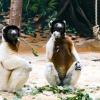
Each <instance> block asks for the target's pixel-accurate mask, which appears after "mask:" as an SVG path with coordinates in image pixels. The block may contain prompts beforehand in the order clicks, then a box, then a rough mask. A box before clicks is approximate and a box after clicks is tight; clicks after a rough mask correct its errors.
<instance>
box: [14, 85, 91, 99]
mask: <svg viewBox="0 0 100 100" xmlns="http://www.w3.org/2000/svg"><path fill="white" fill-rule="evenodd" d="M31 90H32V91H30V93H28V94H29V95H33V96H35V95H37V94H40V93H43V92H44V91H49V92H52V93H53V94H63V95H65V96H64V97H63V96H59V97H58V98H59V99H60V100H92V98H90V96H89V94H87V93H86V92H85V90H84V89H75V90H73V89H71V88H69V87H62V86H49V85H46V86H43V87H34V88H31ZM24 95H27V92H23V93H20V92H16V94H15V97H14V99H13V100H21V98H22V96H24Z"/></svg>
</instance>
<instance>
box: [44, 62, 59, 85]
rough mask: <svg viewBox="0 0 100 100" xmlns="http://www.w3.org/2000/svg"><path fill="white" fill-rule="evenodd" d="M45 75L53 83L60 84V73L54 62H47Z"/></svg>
mask: <svg viewBox="0 0 100 100" xmlns="http://www.w3.org/2000/svg"><path fill="white" fill-rule="evenodd" d="M45 76H46V79H47V81H48V82H49V83H50V84H51V85H53V86H56V85H57V84H60V80H59V76H58V73H57V71H56V69H55V67H54V64H53V63H52V62H48V63H47V64H46V69H45Z"/></svg>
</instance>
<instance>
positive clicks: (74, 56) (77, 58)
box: [71, 44, 80, 62]
mask: <svg viewBox="0 0 100 100" xmlns="http://www.w3.org/2000/svg"><path fill="white" fill-rule="evenodd" d="M71 53H72V56H73V58H74V60H75V61H79V62H80V57H79V55H78V53H77V51H76V49H75V46H74V44H73V47H72V50H71Z"/></svg>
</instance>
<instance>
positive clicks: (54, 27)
mask: <svg viewBox="0 0 100 100" xmlns="http://www.w3.org/2000/svg"><path fill="white" fill-rule="evenodd" d="M51 33H52V34H54V36H55V38H63V37H64V36H65V22H64V21H60V20H55V21H53V22H52V23H51Z"/></svg>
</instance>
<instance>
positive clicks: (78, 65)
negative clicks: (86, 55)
mask: <svg viewBox="0 0 100 100" xmlns="http://www.w3.org/2000/svg"><path fill="white" fill-rule="evenodd" d="M75 70H81V64H80V62H77V63H76V64H75Z"/></svg>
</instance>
